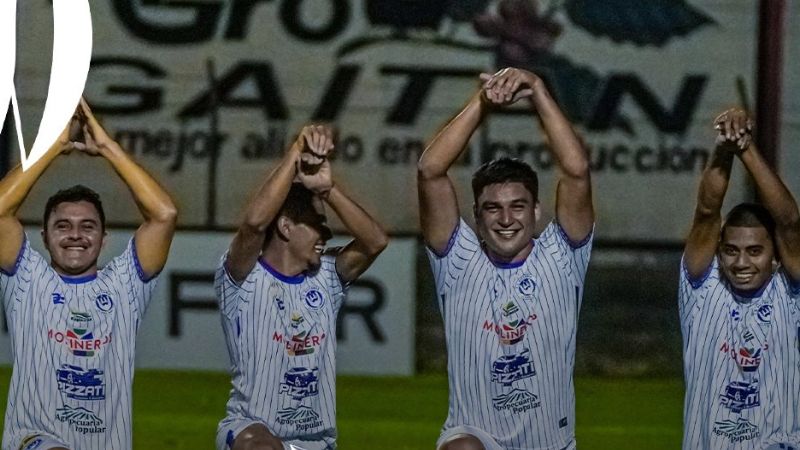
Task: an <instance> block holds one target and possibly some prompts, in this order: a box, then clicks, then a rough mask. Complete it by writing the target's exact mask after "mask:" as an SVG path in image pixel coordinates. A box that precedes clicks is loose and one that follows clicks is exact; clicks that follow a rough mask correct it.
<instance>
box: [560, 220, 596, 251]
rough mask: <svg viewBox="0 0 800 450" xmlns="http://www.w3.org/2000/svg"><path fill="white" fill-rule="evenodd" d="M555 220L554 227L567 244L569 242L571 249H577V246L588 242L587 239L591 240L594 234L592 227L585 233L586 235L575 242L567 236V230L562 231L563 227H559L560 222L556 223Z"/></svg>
mask: <svg viewBox="0 0 800 450" xmlns="http://www.w3.org/2000/svg"><path fill="white" fill-rule="evenodd" d="M555 222H556V227H557V228H558V233H559V234H560V235H561V238H562V239H564V241H565V242H566V243H567V244H569V246H570V247H571V248H572V249H573V250H577V249H579V248H581V247H583V246H585V245H586V244H588V243H589V241H591V240H592V235H593V234H594V227H592V230H591V231H589V234H587V235H586V237H584V238H583V239H581V240H580V241H578V242H575V241H573V240H572V238H570V237H569V235H568V234H567V232H566V231H564V228H562V227H561V224H560V223H558V221H555Z"/></svg>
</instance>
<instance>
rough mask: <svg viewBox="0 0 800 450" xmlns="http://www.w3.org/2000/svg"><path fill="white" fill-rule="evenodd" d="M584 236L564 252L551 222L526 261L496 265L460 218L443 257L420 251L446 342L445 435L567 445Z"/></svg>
mask: <svg viewBox="0 0 800 450" xmlns="http://www.w3.org/2000/svg"><path fill="white" fill-rule="evenodd" d="M591 240H592V236H591V235H590V236H588V237H587V238H586V239H585V241H583V242H581V243H578V244H577V245H574V246H573V245H571V244H570V242H569V240H568V238H567V237H566V235H565V234H564V232H563V230H562V229H561V227H560V226H559V225H558V224H557V223H555V222H553V223H550V224H549V225H548V226H547V228H546V229H545V230H544V232H543V233H542V235H541V236H540V237H539V238H538V239H535V240H534V246H533V250H532V251H531V253H530V255H529V256H528V258H527V259H526V260H525V261H523V262H521V263H519V264H506V265H503V264H496V263H493V262H492V261H491V260H490V259H489V258H488V256H487V255H486V253H485V252H484V251H483V249H482V248H481V245H480V241H479V239H478V237H477V236H476V234H475V232H474V231H473V230H472V229H471V228H470V227H469V226H468V225H467V224H466V223H465V222H464V221H463V220H461V221H460V222H459V225H458V228H457V229H456V230H455V231H454V233H453V237H452V238H451V240H450V243H449V244H448V249H447V251H446V253H445V255H436V254H435V253H434V252H432V251H431V250H430V249H428V256H429V259H430V261H431V266H432V267H433V274H434V278H435V280H436V291H437V295H438V297H439V307H440V310H441V312H442V316H443V318H444V327H445V336H446V340H447V371H448V375H449V386H450V407H449V411H448V414H447V420H446V422H445V424H444V428H443V429H444V430H448V429H450V428H453V427H456V426H463V425H469V426H473V427H476V428H479V429H481V430H483V431H486V432H487V433H489V434H490V435H491V436H492V437H493V438H494V439H495V440H496V441H497V443H498V444H499V445H500V446H501V447H503V448H504V449H508V450H517V449H562V448H565V447H568V446H569V445H571V444H572V443H573V441H574V435H575V433H574V430H575V391H574V388H573V384H572V370H573V366H574V361H575V330H576V326H577V321H578V311H579V309H580V305H581V297H582V294H583V281H584V277H585V275H586V268H587V265H588V263H589V255H590V253H591Z"/></svg>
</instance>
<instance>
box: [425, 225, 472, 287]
mask: <svg viewBox="0 0 800 450" xmlns="http://www.w3.org/2000/svg"><path fill="white" fill-rule="evenodd" d="M480 248H481V245H480V240H479V239H478V236H477V235H476V234H475V232H474V231H473V230H472V228H470V227H469V225H467V223H466V222H464V219H459V221H458V225H457V226H456V229H455V230H453V234H452V236H450V241H449V242H448V243H447V248H446V249H445V250H444V252H443V253H438V252H436V251H435V250H433V249H432V248H430V247H427V246H426V247H425V250H426V252H427V254H428V260H429V261H430V263H431V269H432V270H433V278H434V281H435V283H436V293H437V297H439V298H440V299H441V297H442V295H443V294H444V293H445V292H446V291H447V290H448V289H449V288H450V287H451V286H452V284H453V282H454V281H455V280H456V279H458V276H459V274H460V273H461V272H463V271H464V269H465V268H466V267H467V263H468V262H469V261H470V260H471V259H472V258H473V256H474V255H475V253H476V252H479V251H480Z"/></svg>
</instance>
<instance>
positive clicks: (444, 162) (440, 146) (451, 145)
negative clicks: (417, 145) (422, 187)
mask: <svg viewBox="0 0 800 450" xmlns="http://www.w3.org/2000/svg"><path fill="white" fill-rule="evenodd" d="M480 96H481V93H480V92H478V93H476V94H475V95H474V96H473V97H472V98H471V99H470V101H469V103H467V105H466V106H465V107H464V109H463V110H462V111H461V112H460V113H459V114H458V115H457V116H456V117H454V118H453V119H452V120H451V121H450V122H449V123H448V124H447V125H446V126H445V127H444V128H443V129H442V130H441V131H440V132H439V134H437V135H436V137H435V138H434V139H433V141H431V143H430V144H429V145H428V147H427V148H426V149H425V152H423V153H422V156H421V157H420V159H419V163H418V165H417V169H418V172H419V176H420V177H421V178H424V179H425V178H428V179H431V178H438V177H443V176H446V175H447V170H448V169H449V168H450V166H452V165H453V163H455V161H456V160H457V159H458V157H459V156H460V155H461V153H462V152H463V151H464V149H465V148H466V146H467V143H468V142H469V139H470V138H471V137H472V134H473V133H474V132H475V130H476V129H477V128H478V126H479V125H480V123H481V121H482V120H483V115H484V113H485V106H484V104H483V102H482V101H481V97H480Z"/></svg>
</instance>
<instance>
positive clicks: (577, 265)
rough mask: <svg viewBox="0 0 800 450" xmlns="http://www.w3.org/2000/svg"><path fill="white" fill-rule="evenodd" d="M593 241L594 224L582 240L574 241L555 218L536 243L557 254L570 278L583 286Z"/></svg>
mask: <svg viewBox="0 0 800 450" xmlns="http://www.w3.org/2000/svg"><path fill="white" fill-rule="evenodd" d="M593 242H594V226H592V231H591V232H589V234H588V235H587V236H586V237H585V238H583V240H581V241H580V242H574V241H572V240H571V239H570V238H569V236H567V233H566V232H565V231H564V229H563V228H561V225H559V223H558V222H557V221H555V220H554V221H552V222H550V224H548V225H547V227H546V228H545V229H544V231H542V234H541V235H540V236H539V239H537V241H536V243H537V245H542V246H544V247H545V248H546V249H547V250H549V251H552V252H554V253H555V254H556V255H557V257H558V260H559V262H560V263H561V264H562V268H563V269H564V270H566V271H567V273H569V275H570V276H571V277H572V280H573V281H574V282H575V283H576V284H577V285H579V286H583V281H584V279H585V278H586V270H587V268H588V267H589V257H590V256H591V254H592V244H593Z"/></svg>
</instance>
